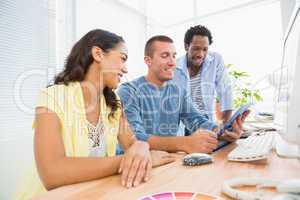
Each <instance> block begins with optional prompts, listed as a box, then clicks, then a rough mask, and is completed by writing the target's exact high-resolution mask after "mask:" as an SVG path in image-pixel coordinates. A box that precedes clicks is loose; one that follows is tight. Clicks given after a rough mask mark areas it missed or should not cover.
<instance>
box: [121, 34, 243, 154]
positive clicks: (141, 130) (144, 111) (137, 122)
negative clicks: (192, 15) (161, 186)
mask: <svg viewBox="0 0 300 200" xmlns="http://www.w3.org/2000/svg"><path fill="white" fill-rule="evenodd" d="M144 54H145V57H144V60H145V63H146V64H147V66H148V73H147V75H146V76H142V77H140V78H137V79H135V80H133V81H131V82H128V83H124V84H122V85H121V86H120V88H119V90H118V94H119V96H120V97H121V101H122V104H123V108H124V112H125V114H126V117H127V119H128V121H129V123H130V125H131V126H132V128H133V130H134V133H135V134H136V136H137V138H138V139H140V140H144V141H147V142H148V143H149V145H150V148H151V149H154V150H164V151H168V152H176V151H185V152H187V153H192V152H204V153H210V152H212V151H213V150H214V149H215V148H216V146H217V143H218V140H217V137H216V133H217V132H218V130H219V127H218V126H217V125H216V124H215V123H214V122H213V121H211V120H209V119H208V117H207V116H206V115H204V114H201V113H200V112H199V111H198V109H197V108H196V107H195V106H194V104H193V103H192V100H191V98H190V97H189V95H188V93H187V91H186V89H184V88H182V87H178V86H177V84H175V83H174V82H173V81H172V79H173V76H174V71H175V67H176V59H175V56H176V51H175V47H174V45H173V41H172V39H171V38H169V37H167V36H154V37H152V38H150V39H149V40H148V41H147V43H146V46H145V53H144ZM244 117H245V116H244ZM244 117H242V118H241V117H240V118H238V119H237V120H236V121H235V122H234V125H233V127H234V128H233V131H232V132H231V131H227V130H226V133H225V135H226V136H227V137H229V138H230V139H231V140H235V139H237V138H239V137H240V134H241V130H242V123H243V120H244ZM180 121H183V123H184V125H185V126H186V129H187V130H188V131H189V132H190V133H191V134H190V136H177V131H178V127H179V122H180Z"/></svg>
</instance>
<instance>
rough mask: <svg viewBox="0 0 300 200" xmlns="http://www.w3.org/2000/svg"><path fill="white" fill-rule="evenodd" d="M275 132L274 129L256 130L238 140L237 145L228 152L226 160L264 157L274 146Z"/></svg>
mask: <svg viewBox="0 0 300 200" xmlns="http://www.w3.org/2000/svg"><path fill="white" fill-rule="evenodd" d="M276 134H277V132H275V131H266V132H257V133H253V134H252V135H251V136H249V137H248V138H246V139H240V140H238V141H237V142H236V143H237V144H238V146H237V147H236V148H235V149H233V150H232V151H231V152H230V153H229V154H228V156H227V158H228V160H230V161H239V162H248V161H255V160H262V159H266V158H267V157H268V155H269V154H270V152H271V150H272V148H273V146H274V142H275V135H276Z"/></svg>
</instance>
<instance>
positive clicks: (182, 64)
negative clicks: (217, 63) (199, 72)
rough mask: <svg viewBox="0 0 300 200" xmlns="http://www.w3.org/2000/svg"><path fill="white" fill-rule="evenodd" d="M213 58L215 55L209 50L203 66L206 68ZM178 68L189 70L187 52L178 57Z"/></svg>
mask: <svg viewBox="0 0 300 200" xmlns="http://www.w3.org/2000/svg"><path fill="white" fill-rule="evenodd" d="M212 60H213V56H212V55H211V54H210V52H208V53H207V55H206V58H205V60H204V63H203V68H205V67H206V66H207V64H208V63H210V62H211V61H212ZM177 68H179V69H186V70H187V58H186V54H185V55H183V56H181V57H180V58H178V59H177Z"/></svg>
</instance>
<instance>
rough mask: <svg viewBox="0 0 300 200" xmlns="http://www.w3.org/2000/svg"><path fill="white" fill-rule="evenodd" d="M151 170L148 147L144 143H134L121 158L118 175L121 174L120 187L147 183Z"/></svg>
mask: <svg viewBox="0 0 300 200" xmlns="http://www.w3.org/2000/svg"><path fill="white" fill-rule="evenodd" d="M151 168H152V161H151V154H150V151H149V145H148V143H146V142H141V141H135V142H134V143H133V144H132V145H131V146H130V147H129V148H128V149H127V151H125V154H124V156H123V158H122V161H121V164H120V168H119V173H122V176H121V181H122V185H123V186H126V187H128V188H130V187H132V186H137V185H139V184H140V183H141V182H142V181H147V180H148V179H149V176H150V170H151Z"/></svg>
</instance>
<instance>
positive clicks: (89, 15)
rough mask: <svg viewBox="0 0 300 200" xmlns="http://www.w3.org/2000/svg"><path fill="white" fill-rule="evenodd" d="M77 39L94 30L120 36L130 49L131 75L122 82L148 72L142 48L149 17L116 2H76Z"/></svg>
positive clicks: (94, 0)
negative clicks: (103, 30)
mask: <svg viewBox="0 0 300 200" xmlns="http://www.w3.org/2000/svg"><path fill="white" fill-rule="evenodd" d="M76 7H77V9H76V13H77V15H76V38H77V40H78V39H80V38H81V37H82V36H83V35H84V34H85V33H87V32H88V31H90V30H92V29H97V28H100V29H105V30H108V31H111V32H114V33H116V34H118V35H121V36H122V37H123V38H124V40H125V42H126V44H127V48H128V55H129V57H128V61H127V68H128V70H129V73H128V74H127V75H126V76H125V78H123V81H126V80H131V79H133V78H135V77H138V76H141V75H142V74H145V72H146V66H145V64H144V61H143V55H144V54H143V49H144V44H145V40H146V39H145V35H146V18H145V17H144V16H143V15H141V14H139V13H137V12H134V10H132V9H129V8H128V7H126V6H123V4H121V3H119V2H118V1H114V0H102V1H101V0H100V1H99V0H88V1H82V0H77V1H76Z"/></svg>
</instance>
